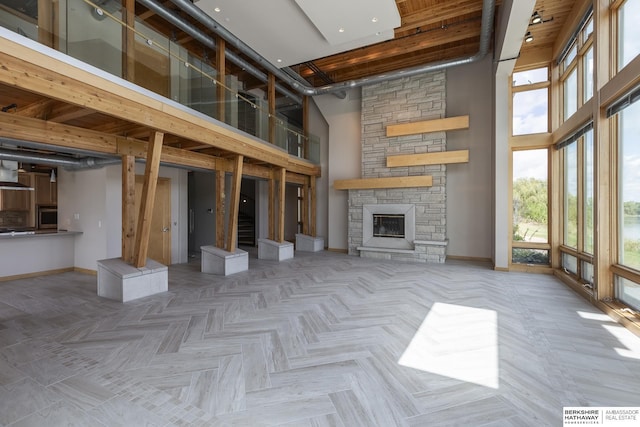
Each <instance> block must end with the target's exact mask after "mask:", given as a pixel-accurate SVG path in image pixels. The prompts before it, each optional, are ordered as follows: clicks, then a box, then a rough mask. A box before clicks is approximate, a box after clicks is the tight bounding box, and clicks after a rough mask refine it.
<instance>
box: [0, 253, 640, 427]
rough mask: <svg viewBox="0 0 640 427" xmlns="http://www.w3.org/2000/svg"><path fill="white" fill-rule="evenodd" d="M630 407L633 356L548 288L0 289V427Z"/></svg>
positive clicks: (433, 422)
mask: <svg viewBox="0 0 640 427" xmlns="http://www.w3.org/2000/svg"><path fill="white" fill-rule="evenodd" d="M563 406H640V339H639V338H638V337H635V336H633V335H632V334H631V333H629V332H628V331H627V330H625V329H624V328H621V327H620V326H618V325H617V324H616V323H614V322H613V321H611V319H609V318H608V317H607V316H605V315H603V314H602V313H600V312H599V311H597V310H596V309H595V308H593V307H592V306H591V305H590V304H588V303H587V302H586V301H584V300H583V299H581V298H580V297H578V296H576V295H575V294H574V293H573V292H572V291H571V290H569V289H568V288H567V287H565V286H564V285H562V284H561V283H560V282H558V281H557V280H556V279H555V278H553V277H551V276H544V275H528V274H519V273H500V272H494V271H492V270H491V269H490V268H489V266H488V265H483V264H473V263H463V262H448V263H447V264H445V265H418V264H401V263H391V262H383V261H372V260H366V259H360V258H356V257H350V256H346V255H341V254H333V253H328V252H321V253H314V254H310V253H296V257H295V259H293V260H289V261H285V262H282V263H276V262H273V261H263V260H257V259H255V257H253V258H251V260H250V271H248V272H245V273H240V274H237V275H233V276H229V277H226V278H225V277H218V276H212V275H206V274H202V273H200V272H199V264H198V263H195V264H193V263H192V264H184V265H177V266H172V267H171V268H170V270H169V292H167V293H165V294H162V295H157V296H153V297H149V298H145V299H141V300H138V301H134V302H132V303H127V304H120V303H116V302H112V301H108V300H104V299H101V298H98V297H97V296H96V285H95V277H92V276H87V275H83V274H80V273H64V274H59V275H55V276H48V277H39V278H33V279H25V280H17V281H13V282H5V283H0V424H1V425H12V426H43V425H46V426H49V427H50V426H58V425H79V426H142V425H145V426H156V425H157V426H167V425H168V426H173V425H177V426H186V425H189V426H191V425H194V426H218V425H220V426H227V425H229V426H314V427H320V426H344V427H353V426H356V427H357V426H448V425H452V426H536V427H537V426H559V425H562V407H563Z"/></svg>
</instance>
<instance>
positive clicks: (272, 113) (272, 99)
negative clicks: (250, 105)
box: [267, 73, 276, 144]
mask: <svg viewBox="0 0 640 427" xmlns="http://www.w3.org/2000/svg"><path fill="white" fill-rule="evenodd" d="M267 101H268V102H269V142H270V143H272V144H275V143H276V76H274V75H273V74H271V73H269V80H268V81H267Z"/></svg>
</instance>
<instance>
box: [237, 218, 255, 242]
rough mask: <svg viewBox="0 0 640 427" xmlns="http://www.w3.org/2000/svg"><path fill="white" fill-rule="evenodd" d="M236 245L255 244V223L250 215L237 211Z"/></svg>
mask: <svg viewBox="0 0 640 427" xmlns="http://www.w3.org/2000/svg"><path fill="white" fill-rule="evenodd" d="M238 245H240V246H255V245H256V225H255V219H254V218H253V217H252V216H249V215H247V214H244V213H242V212H239V213H238Z"/></svg>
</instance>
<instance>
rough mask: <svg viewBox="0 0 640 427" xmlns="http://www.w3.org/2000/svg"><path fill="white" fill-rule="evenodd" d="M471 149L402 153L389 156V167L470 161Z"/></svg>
mask: <svg viewBox="0 0 640 427" xmlns="http://www.w3.org/2000/svg"><path fill="white" fill-rule="evenodd" d="M468 162H469V150H455V151H441V152H437V153H419V154H400V155H397V156H388V157H387V167H388V168H397V167H403V166H427V165H446V164H450V163H468Z"/></svg>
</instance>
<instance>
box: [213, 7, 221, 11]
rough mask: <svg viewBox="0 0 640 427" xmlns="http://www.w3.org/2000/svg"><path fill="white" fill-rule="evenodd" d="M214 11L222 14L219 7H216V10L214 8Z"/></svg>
mask: <svg viewBox="0 0 640 427" xmlns="http://www.w3.org/2000/svg"><path fill="white" fill-rule="evenodd" d="M213 10H214V11H215V12H220V10H221V9H220V8H219V7H216V8H214V9H213Z"/></svg>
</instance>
